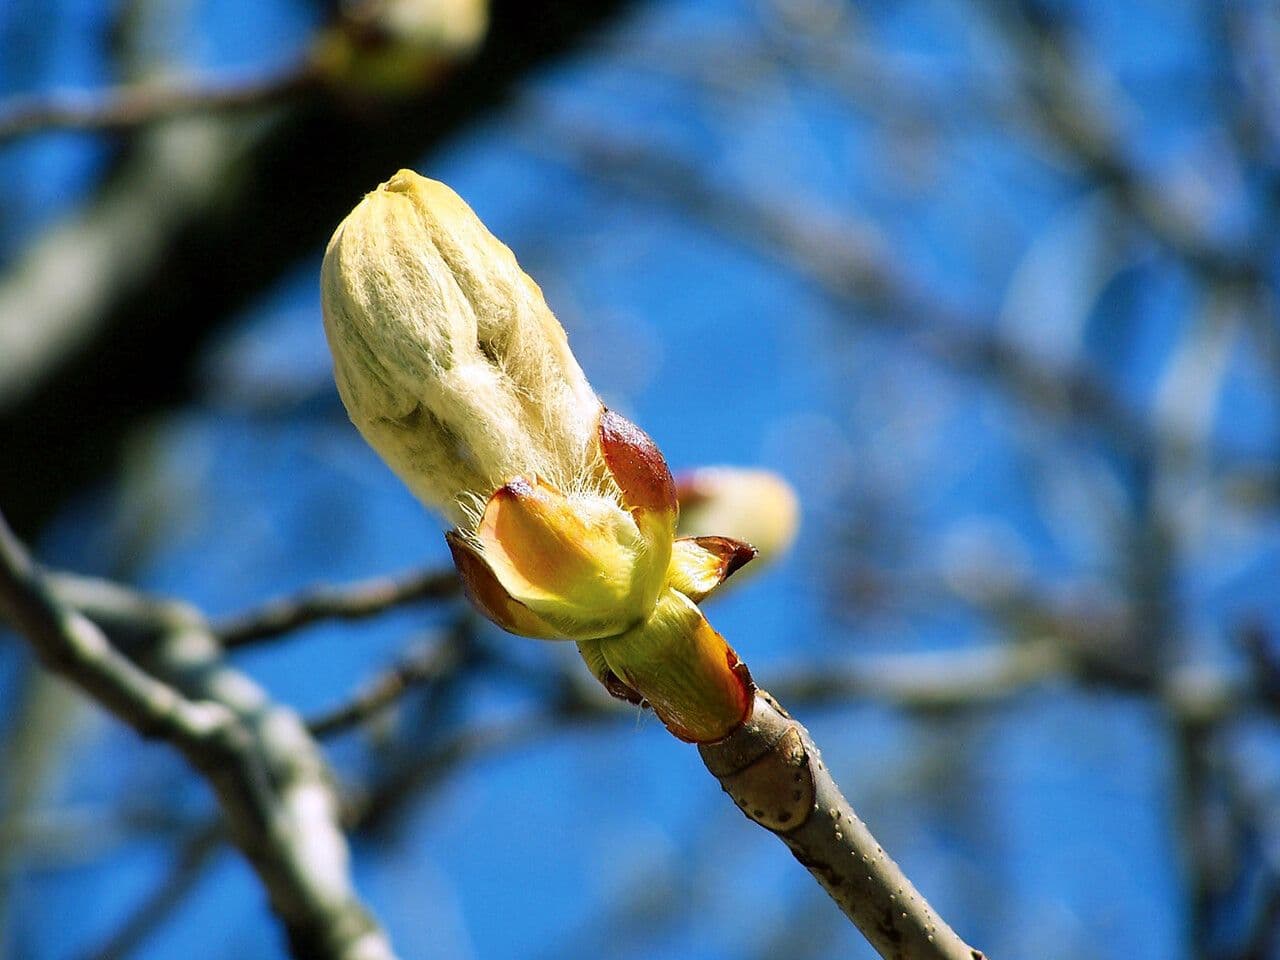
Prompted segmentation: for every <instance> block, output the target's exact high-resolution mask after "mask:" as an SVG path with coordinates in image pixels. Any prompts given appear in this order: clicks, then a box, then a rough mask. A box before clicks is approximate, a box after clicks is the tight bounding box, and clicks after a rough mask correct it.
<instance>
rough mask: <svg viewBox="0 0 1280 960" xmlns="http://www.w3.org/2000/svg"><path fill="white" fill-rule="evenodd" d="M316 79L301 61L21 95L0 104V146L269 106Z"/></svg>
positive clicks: (304, 87)
mask: <svg viewBox="0 0 1280 960" xmlns="http://www.w3.org/2000/svg"><path fill="white" fill-rule="evenodd" d="M317 79H318V75H317V73H316V72H315V70H314V69H312V68H311V67H310V66H309V65H306V64H303V65H300V66H296V67H292V68H290V69H289V70H286V71H285V72H283V73H279V74H275V75H272V76H267V77H255V78H253V79H250V80H242V81H239V82H223V83H220V84H207V83H206V84H201V83H189V84H179V83H175V82H174V81H158V82H148V83H145V84H136V85H130V86H123V87H115V88H112V89H108V90H102V91H95V92H92V93H83V92H77V93H71V92H65V91H55V92H50V93H33V94H25V95H21V96H16V97H13V98H11V99H9V100H7V101H5V102H4V103H0V145H2V144H4V143H5V142H7V141H10V140H14V139H17V138H18V137H23V136H28V135H31V134H35V133H44V132H47V131H51V130H74V131H77V132H81V133H107V132H119V131H121V130H127V129H130V128H133V127H139V126H143V125H145V124H148V123H154V122H156V121H158V120H164V119H166V118H169V117H175V116H182V115H186V114H193V113H210V114H211V113H228V112H230V111H233V110H244V109H247V108H254V107H264V106H269V105H271V104H274V103H278V102H280V101H281V100H285V99H287V98H289V97H292V96H294V95H295V94H298V93H302V92H305V91H306V90H308V89H311V88H313V87H314V86H315V85H316V81H317Z"/></svg>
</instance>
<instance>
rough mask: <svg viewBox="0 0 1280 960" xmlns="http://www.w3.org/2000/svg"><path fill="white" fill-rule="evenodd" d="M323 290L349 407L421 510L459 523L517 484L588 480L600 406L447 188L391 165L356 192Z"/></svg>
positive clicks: (516, 279)
mask: <svg viewBox="0 0 1280 960" xmlns="http://www.w3.org/2000/svg"><path fill="white" fill-rule="evenodd" d="M321 291H322V296H323V304H324V326H325V333H326V335H327V337H328V339H329V347H330V350H331V351H332V353H333V358H334V376H335V379H336V380H337V384H338V392H339V393H340V394H341V396H342V401H343V403H344V404H346V407H347V412H348V413H349V414H350V416H351V420H352V422H353V423H354V424H355V425H356V427H357V428H358V429H359V430H360V432H361V434H363V435H364V437H365V439H366V440H367V441H368V442H369V444H370V445H371V446H372V447H373V448H374V449H375V450H376V451H377V452H378V453H379V454H380V455H381V456H382V458H383V459H384V460H385V461H386V462H387V464H388V465H389V466H390V467H391V468H392V469H393V470H394V471H395V472H396V474H397V475H399V477H400V478H401V479H402V480H403V481H404V482H405V484H407V485H408V487H409V488H410V489H411V490H412V491H413V492H414V494H415V495H416V496H418V497H419V499H421V500H422V501H423V502H425V503H426V504H428V505H429V506H431V507H434V508H435V509H438V510H440V511H441V512H443V513H444V514H445V515H446V516H447V517H449V518H450V519H451V520H453V521H454V522H459V523H461V522H463V521H464V519H465V518H466V516H467V510H468V509H469V508H471V507H473V506H474V505H475V500H476V498H479V501H480V502H481V503H483V501H484V499H486V498H488V496H489V495H490V494H492V492H493V491H494V490H497V489H498V488H499V487H501V486H503V484H505V483H506V482H507V481H509V480H510V479H511V478H513V477H517V476H537V477H542V478H544V479H547V480H548V481H550V482H552V483H555V484H557V485H560V486H561V487H563V488H564V489H570V488H572V487H574V486H575V485H576V484H577V482H578V481H579V479H580V478H581V477H584V476H586V475H587V474H588V473H589V472H590V470H591V464H592V463H593V461H594V458H595V457H596V456H597V454H596V431H597V429H598V426H599V423H600V409H601V408H600V402H599V400H598V399H597V398H596V395H595V393H594V391H593V390H592V389H591V385H590V384H589V383H587V379H586V377H585V376H584V375H583V373H582V369H581V368H580V367H579V366H578V362H577V361H576V360H575V359H574V357H573V354H572V353H571V352H570V350H569V344H568V340H567V338H566V337H565V333H564V330H563V329H562V328H561V326H560V324H559V322H558V321H557V320H556V318H555V316H554V315H553V314H552V313H551V310H550V309H549V308H548V307H547V304H546V301H545V300H544V299H543V297H542V291H541V290H540V289H539V288H538V285H537V284H536V283H534V282H533V281H532V280H531V279H530V278H529V277H528V276H526V275H525V273H524V272H523V271H522V270H521V269H520V267H519V265H518V264H517V263H516V259H515V257H514V256H513V255H512V253H511V251H510V250H508V249H507V247H505V246H504V245H503V244H502V243H501V242H499V241H498V240H497V239H496V238H495V237H494V236H493V235H492V234H491V233H489V231H488V230H487V229H485V226H484V224H482V223H481V222H480V220H479V218H477V217H476V215H475V214H474V213H473V212H472V211H471V209H470V207H468V206H467V205H466V203H464V202H463V201H462V199H461V198H459V197H458V195H457V194H456V193H454V192H453V191H452V190H450V189H449V188H448V187H446V186H445V185H444V184H442V183H438V182H436V181H434V180H428V179H427V178H425V177H421V176H419V175H418V174H416V173H414V172H412V171H410V170H401V171H400V172H399V173H397V174H396V175H395V176H394V177H392V178H391V179H390V180H388V181H387V182H386V183H384V184H382V185H381V186H379V187H378V189H377V190H374V191H373V192H371V193H369V194H368V195H366V196H365V198H364V200H362V201H361V202H360V204H359V205H358V206H357V207H356V208H355V210H353V211H352V212H351V214H350V215H349V216H348V217H347V218H346V220H344V221H343V222H342V224H341V225H340V226H339V227H338V229H337V231H335V233H334V235H333V239H332V240H330V241H329V246H328V249H327V250H326V251H325V258H324V267H323V270H322V274H321ZM473 519H474V517H473Z"/></svg>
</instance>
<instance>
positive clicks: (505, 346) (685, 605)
mask: <svg viewBox="0 0 1280 960" xmlns="http://www.w3.org/2000/svg"><path fill="white" fill-rule="evenodd" d="M321 283H322V295H323V304H324V322H325V332H326V335H327V337H328V340H329V346H330V349H331V351H332V352H333V360H334V376H335V379H336V380H337V384H338V391H339V393H340V395H341V396H342V400H343V402H344V403H345V404H346V407H347V411H348V412H349V413H350V415H351V419H352V421H353V422H354V423H355V425H356V426H357V427H358V428H359V430H360V432H361V433H362V434H363V435H364V437H365V439H366V440H368V442H369V443H370V445H371V446H373V448H374V449H375V450H377V452H378V453H379V454H380V455H381V456H382V458H383V459H384V460H385V461H386V462H387V463H388V465H390V466H391V468H392V469H393V470H395V472H396V473H397V474H398V475H399V476H400V478H401V479H402V480H404V482H405V483H406V484H407V485H408V486H409V488H410V489H411V490H413V491H414V493H415V494H417V495H418V497H420V498H421V499H422V500H423V501H424V502H426V503H427V504H429V505H430V506H432V507H434V508H436V509H438V510H440V511H441V512H442V513H444V514H445V515H446V516H447V517H448V518H449V519H450V520H451V521H452V522H453V523H455V524H456V525H457V529H455V530H452V531H450V532H449V533H448V534H446V539H447V540H448V543H449V548H450V550H451V551H452V553H453V558H454V564H455V565H456V566H457V568H458V572H459V574H460V575H461V577H462V581H463V585H464V587H465V589H466V592H467V596H468V597H469V599H470V600H471V602H472V603H473V604H474V606H475V607H476V609H478V610H479V611H480V612H481V613H482V614H484V615H485V616H486V617H488V618H489V619H490V620H492V621H493V622H494V623H496V624H498V625H499V626H501V627H502V628H504V629H506V630H509V631H511V632H512V633H517V634H521V635H523V636H529V637H538V638H541V639H571V640H576V641H578V649H579V650H580V651H581V652H582V656H583V658H584V659H585V660H586V662H587V664H588V666H590V667H591V669H592V671H593V672H594V673H595V675H596V677H597V678H598V679H599V680H600V681H601V682H602V683H603V684H604V686H605V687H606V689H608V691H609V692H610V693H611V694H613V695H614V696H618V697H622V698H624V699H627V700H630V701H632V702H636V703H640V702H646V703H648V704H650V705H651V706H652V707H653V709H654V711H655V712H656V713H657V714H658V716H659V717H660V718H661V719H662V721H663V722H664V723H665V724H666V725H667V727H668V728H669V729H670V730H671V731H672V732H673V733H674V734H675V735H676V736H678V737H681V738H683V739H686V740H692V741H697V742H705V741H709V740H715V739H719V738H721V737H724V736H726V735H727V734H729V733H730V732H732V731H733V730H734V729H735V728H736V727H737V726H738V725H739V724H741V723H742V722H743V721H744V719H745V718H746V717H748V716H749V714H750V711H751V704H752V702H753V697H754V686H753V685H752V683H751V678H750V675H749V674H748V673H747V669H746V666H745V665H743V664H742V662H741V661H740V660H739V659H738V656H737V654H736V653H734V652H733V650H732V648H730V647H729V645H728V644H727V643H725V640H724V638H723V637H721V636H720V634H718V633H717V632H716V631H715V630H714V629H713V628H712V627H711V625H710V624H709V623H707V621H706V619H705V618H704V617H703V615H702V613H701V611H700V610H699V609H698V607H697V606H696V605H695V602H696V601H698V600H701V599H702V598H703V597H704V596H706V595H707V593H708V592H709V591H711V590H712V589H713V588H715V587H716V586H717V585H718V584H719V583H720V582H721V581H722V580H724V579H725V578H726V577H728V576H729V575H730V574H731V573H733V572H734V571H735V570H736V569H738V568H739V567H741V566H742V565H743V564H744V563H746V562H747V561H748V560H750V559H751V558H752V557H754V556H755V550H754V548H753V547H751V546H750V545H748V544H746V543H742V542H739V541H737V540H732V539H730V538H728V537H723V536H704V537H697V538H692V539H684V540H676V539H675V533H676V519H677V513H678V504H677V495H676V486H675V482H674V480H673V479H672V477H671V471H670V470H669V469H668V468H667V464H666V461H665V460H664V459H663V456H662V453H661V451H660V450H659V449H658V447H657V445H656V444H655V443H654V442H653V440H651V439H650V438H649V436H648V435H647V434H646V433H645V432H644V431H643V430H641V429H640V428H639V427H637V426H636V425H635V424H633V423H631V422H630V421H629V420H627V419H626V418H624V417H621V416H619V415H618V414H616V413H614V412H612V411H609V410H606V409H604V407H603V406H602V405H601V404H600V401H599V400H598V399H597V398H596V395H595V393H594V392H593V391H592V389H591V387H590V385H589V384H588V383H587V381H586V378H585V377H584V376H583V374H582V370H581V369H580V368H579V367H578V364H577V361H576V360H574V358H573V354H572V353H571V352H570V351H569V345H568V341H567V339H566V337H565V334H564V331H563V330H562V329H561V327H560V324H559V323H558V322H557V321H556V319H555V317H554V316H553V315H552V313H551V311H550V310H549V309H548V308H547V305H546V303H545V301H544V300H543V298H542V293H541V291H540V290H539V289H538V287H537V285H536V284H535V283H534V282H533V281H532V280H530V279H529V278H528V277H527V276H525V274H524V273H523V272H522V271H521V270H520V267H519V266H518V265H517V264H516V261H515V258H514V257H513V256H512V254H511V251H510V250H508V249H507V248H506V247H505V246H503V245H502V244H501V243H499V242H498V241H497V240H496V239H495V238H494V237H493V236H492V234H490V233H489V231H488V230H486V229H485V228H484V226H483V224H481V223H480V221H479V219H477V218H476V216H475V214H474V213H472V212H471V210H470V209H469V208H468V207H467V205H466V204H465V203H463V202H462V200H461V199H459V197H458V196H457V195H456V194H455V193H454V192H453V191H452V190H450V189H449V188H448V187H446V186H444V185H443V184H440V183H436V182H434V181H431V180H427V179H425V178H423V177H420V176H418V175H417V174H415V173H412V172H410V171H407V170H402V171H400V172H399V173H397V174H396V175H395V176H394V177H392V178H391V179H390V180H388V181H387V182H386V183H384V184H382V185H381V186H380V187H379V188H378V189H377V190H375V191H373V192H372V193H370V194H368V195H367V196H366V197H365V198H364V200H362V201H361V202H360V204H359V205H358V206H357V207H356V209H355V210H354V211H353V212H352V213H351V214H350V216H348V217H347V219H346V220H344V221H343V223H342V224H341V225H340V226H339V227H338V229H337V231H336V232H335V233H334V235H333V239H332V240H331V241H330V242H329V247H328V249H327V250H326V252H325V259H324V266H323V269H322V280H321ZM793 522H794V521H793Z"/></svg>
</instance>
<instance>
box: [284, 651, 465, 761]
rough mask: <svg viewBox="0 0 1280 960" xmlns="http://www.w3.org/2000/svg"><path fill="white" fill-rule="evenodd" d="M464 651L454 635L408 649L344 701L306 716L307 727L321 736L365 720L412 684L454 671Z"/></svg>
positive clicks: (420, 683) (369, 718)
mask: <svg viewBox="0 0 1280 960" xmlns="http://www.w3.org/2000/svg"><path fill="white" fill-rule="evenodd" d="M465 655H466V652H465V651H463V650H462V649H460V645H459V643H458V642H457V640H456V638H455V637H453V636H450V637H449V638H447V639H446V640H444V641H443V642H441V643H438V644H435V645H430V646H423V647H422V648H420V649H418V650H414V651H411V652H410V653H409V654H408V655H407V656H406V657H405V658H404V659H403V660H402V661H401V662H400V663H397V664H396V665H395V666H393V667H391V668H390V669H389V670H387V671H386V672H385V673H383V674H381V675H380V676H378V677H376V678H375V679H374V680H373V682H372V683H370V684H369V685H368V686H367V687H366V688H365V689H364V690H362V691H360V692H359V693H357V694H356V695H355V696H353V697H352V698H351V699H350V700H348V701H347V702H346V703H343V704H341V705H339V706H337V707H335V708H333V709H332V710H329V711H328V712H326V713H321V714H318V715H317V716H315V717H312V718H310V719H309V720H307V729H308V730H310V731H311V733H312V735H313V736H316V737H322V738H323V737H328V736H332V735H333V734H336V733H341V732H343V731H344V730H348V729H350V728H351V727H355V726H359V725H360V724H362V723H367V722H368V721H369V720H371V719H373V718H374V717H376V716H377V715H378V714H379V713H381V712H382V711H384V710H386V709H388V708H389V707H391V706H392V705H393V704H394V703H395V702H396V701H397V700H399V699H400V697H401V696H403V695H404V693H405V692H406V691H408V690H409V689H411V688H412V687H416V686H420V685H422V684H427V683H431V682H432V681H435V680H438V679H440V678H441V677H443V676H445V675H447V674H449V673H451V672H452V671H454V670H455V669H456V668H457V667H458V666H459V664H461V663H462V662H463V660H464V658H465Z"/></svg>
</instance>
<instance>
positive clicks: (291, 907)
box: [0, 520, 393, 960]
mask: <svg viewBox="0 0 1280 960" xmlns="http://www.w3.org/2000/svg"><path fill="white" fill-rule="evenodd" d="M99 590H100V592H101V593H102V594H103V595H105V596H107V597H108V598H109V599H110V598H112V596H113V594H115V593H126V592H125V591H123V590H120V591H113V590H112V589H111V587H110V585H105V584H102V585H99ZM127 599H128V598H127V597H125V600H127ZM126 605H127V604H125V603H112V604H111V605H110V606H111V609H109V610H107V611H106V614H107V615H108V617H110V616H116V617H118V616H119V615H120V611H121V609H122V608H123V607H125V606H126ZM150 609H151V610H152V611H153V612H158V611H159V610H160V609H161V608H160V607H159V605H151V606H150ZM89 612H90V613H92V611H91V610H90V611H89ZM0 613H3V614H4V616H5V618H6V619H7V620H8V621H9V622H10V623H12V625H13V626H14V627H15V628H16V629H17V630H18V631H19V632H20V633H22V634H23V635H24V636H25V637H26V638H27V640H28V641H29V642H30V643H31V645H32V647H33V648H34V650H35V651H36V653H37V655H38V656H39V657H40V659H41V660H42V661H43V662H44V663H45V665H46V666H47V667H49V669H51V670H53V671H55V672H57V673H59V674H61V675H63V676H65V677H66V678H67V679H68V680H70V681H71V682H72V683H74V684H76V685H77V686H79V687H80V688H81V689H82V690H84V691H85V692H86V693H88V694H89V695H90V696H91V697H93V698H94V699H95V700H97V701H98V702H99V703H101V704H102V705H103V706H105V707H106V708H107V709H109V710H110V711H111V712H112V713H114V714H115V715H116V716H117V717H119V718H120V719H121V720H124V721H125V722H126V723H128V724H129V725H130V726H131V727H133V728H134V729H135V730H137V731H138V732H139V733H140V734H142V735H143V736H145V737H154V738H157V739H162V740H165V741H167V742H168V743H170V744H171V745H172V746H174V747H176V748H177V749H178V750H179V751H181V753H182V754H183V756H185V757H186V758H187V760H188V762H190V763H191V765H192V766H193V767H195V768H196V769H197V770H198V771H200V773H201V774H202V775H203V776H204V777H205V779H207V780H208V781H209V784H210V786H211V787H212V789H213V791H214V793H215V794H216V796H217V798H218V802H219V805H220V806H221V808H222V811H223V815H224V817H225V819H226V822H227V828H228V831H229V832H230V835H231V837H232V839H233V841H234V842H235V843H236V845H237V846H238V847H239V848H240V850H241V851H242V852H243V853H244V855H245V856H246V858H247V859H248V860H249V862H250V864H251V865H252V866H253V868H254V870H255V871H256V872H257V874H258V876H259V878H260V879H261V881H262V883H263V886H264V887H265V888H266V890H267V893H268V895H269V896H270V899H271V904H272V907H273V909H274V910H275V912H276V913H277V915H278V916H279V917H280V919H281V921H282V922H283V924H284V926H285V929H286V931H287V933H288V936H289V941H290V946H291V949H292V951H293V953H294V955H295V956H297V957H299V958H303V957H306V958H313V957H314V958H333V960H376V958H391V957H392V956H393V953H392V950H391V946H390V944H389V943H388V941H387V939H386V935H385V934H384V933H383V932H382V930H381V929H380V928H379V926H378V924H377V922H376V921H375V920H374V919H373V917H372V916H371V915H370V913H369V912H368V911H367V910H366V909H365V907H364V906H363V904H362V903H361V902H360V900H359V899H358V897H357V895H356V893H355V891H354V889H353V888H352V885H351V879H350V876H349V873H348V861H349V852H348V849H347V844H346V839H345V838H344V837H343V835H342V832H341V830H340V829H339V827H338V816H339V811H338V803H337V800H336V798H335V797H334V795H333V791H332V788H331V784H330V781H329V777H328V772H327V769H326V767H325V764H324V761H323V759H322V758H321V756H320V754H319V751H318V749H317V748H316V746H315V743H314V742H313V741H312V740H311V738H310V736H309V735H308V734H307V732H306V729H305V727H303V725H302V723H301V721H300V720H299V719H298V718H297V716H296V715H295V714H294V713H293V712H292V711H289V710H286V709H284V708H282V707H278V706H276V705H275V704H273V703H271V702H270V701H269V700H268V699H267V697H266V695H265V694H264V693H263V692H262V691H261V690H260V689H259V688H258V687H257V685H256V684H254V683H253V682H252V681H251V680H249V679H248V678H247V677H245V676H243V675H242V674H239V673H237V672H236V671H233V670H231V669H230V668H228V667H227V666H226V665H225V664H223V663H222V662H221V660H220V656H221V651H220V648H219V647H218V644H217V642H216V641H215V640H214V638H213V636H212V635H211V634H210V632H209V630H208V628H207V626H206V625H205V624H204V621H203V619H202V618H201V617H200V616H199V615H198V614H197V613H196V612H195V611H193V610H191V609H190V608H187V607H185V606H183V605H180V604H171V605H169V606H168V608H167V611H166V613H167V626H168V629H167V630H166V631H165V633H164V634H163V636H162V637H158V638H157V640H158V641H159V642H157V643H156V644H155V645H154V646H153V647H152V648H151V649H149V650H147V651H145V654H146V657H145V659H146V660H147V661H149V662H150V663H151V664H152V665H153V668H154V669H155V670H156V672H157V673H158V674H161V675H167V676H169V677H170V682H168V683H166V682H163V681H161V680H159V679H157V678H156V677H155V676H153V675H152V674H151V673H149V672H147V671H145V670H144V669H143V668H142V667H141V666H139V665H138V664H137V663H135V662H133V661H132V660H130V659H129V658H128V657H126V656H125V655H124V654H123V653H121V652H120V650H118V649H117V648H116V647H115V646H114V645H113V644H112V642H111V641H110V640H109V639H108V637H107V635H106V633H104V632H103V630H102V629H101V628H100V627H99V626H98V625H97V624H95V623H94V622H93V621H92V620H91V619H89V617H88V616H86V614H85V613H82V612H80V611H79V610H76V609H74V608H72V607H70V606H68V605H67V604H66V603H64V602H63V601H62V600H60V599H59V598H58V597H57V596H56V594H55V592H54V588H53V587H52V586H51V584H50V583H49V582H48V580H47V579H46V578H45V577H44V575H43V574H42V572H41V571H40V570H39V569H38V568H37V567H36V565H35V564H34V562H33V561H32V560H31V558H30V556H29V555H28V554H27V552H26V550H25V549H24V548H23V547H22V545H21V544H20V543H19V542H18V540H17V538H15V537H14V536H13V534H12V533H11V531H10V530H9V528H8V526H7V524H5V523H4V522H3V520H0ZM137 628H138V630H139V631H145V630H146V629H148V625H147V624H145V623H139V624H138V625H137Z"/></svg>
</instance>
